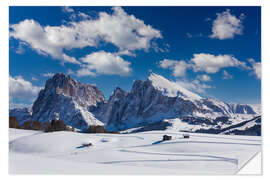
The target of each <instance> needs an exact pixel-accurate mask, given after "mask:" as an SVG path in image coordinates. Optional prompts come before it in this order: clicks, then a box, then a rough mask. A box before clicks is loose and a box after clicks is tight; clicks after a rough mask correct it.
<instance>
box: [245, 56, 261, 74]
mask: <svg viewBox="0 0 270 180" xmlns="http://www.w3.org/2000/svg"><path fill="white" fill-rule="evenodd" d="M248 61H249V62H250V63H251V65H252V70H253V72H252V74H255V75H256V77H257V78H258V79H261V77H262V67H261V62H255V60H254V59H249V60H248Z"/></svg>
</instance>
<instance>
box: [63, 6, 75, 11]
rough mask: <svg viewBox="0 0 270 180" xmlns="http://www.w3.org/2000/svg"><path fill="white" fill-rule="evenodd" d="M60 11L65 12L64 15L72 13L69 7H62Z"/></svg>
mask: <svg viewBox="0 0 270 180" xmlns="http://www.w3.org/2000/svg"><path fill="white" fill-rule="evenodd" d="M62 11H63V12H65V13H73V12H74V10H73V9H72V8H71V7H69V6H64V7H63V8H62Z"/></svg>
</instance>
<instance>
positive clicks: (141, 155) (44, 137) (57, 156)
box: [9, 129, 261, 175]
mask: <svg viewBox="0 0 270 180" xmlns="http://www.w3.org/2000/svg"><path fill="white" fill-rule="evenodd" d="M164 134H168V135H171V136H172V140H171V141H161V139H162V136H163V135H164ZM9 136H10V141H9V147H10V148H9V149H10V150H9V172H10V173H11V174H29V173H30V174H40V173H42V174H154V175H157V174H167V175H172V174H235V173H237V172H238V170H239V169H240V168H242V166H243V165H244V164H245V163H246V162H247V161H248V160H249V159H250V158H251V157H252V156H253V155H255V154H256V153H257V152H259V151H261V137H258V136H235V135H234V136H228V135H209V134H199V133H196V134H192V133H191V134H190V138H189V139H183V136H182V133H180V132H174V131H168V130H167V131H152V132H143V133H134V134H83V133H76V132H64V131H62V132H53V133H43V132H41V131H29V130H19V129H9ZM88 143H92V146H90V147H85V146H83V144H88Z"/></svg>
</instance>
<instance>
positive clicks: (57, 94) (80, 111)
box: [32, 73, 106, 129]
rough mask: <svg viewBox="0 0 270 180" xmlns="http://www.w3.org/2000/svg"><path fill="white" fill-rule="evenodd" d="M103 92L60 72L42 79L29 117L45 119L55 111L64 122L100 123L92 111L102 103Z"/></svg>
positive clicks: (103, 99)
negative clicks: (45, 79)
mask: <svg viewBox="0 0 270 180" xmlns="http://www.w3.org/2000/svg"><path fill="white" fill-rule="evenodd" d="M105 102H106V101H105V97H104V95H103V93H102V92H101V91H100V90H99V89H98V88H97V87H96V86H95V85H91V84H82V83H80V82H78V81H76V80H74V79H73V78H71V77H70V76H67V75H65V74H64V73H57V74H55V75H54V76H53V77H51V78H50V79H48V80H47V81H46V85H45V88H44V89H43V90H41V91H40V93H39V95H38V98H37V99H36V101H35V102H34V104H33V115H32V117H33V119H34V120H36V121H40V122H46V121H50V120H52V119H54V118H55V117H54V116H55V114H56V113H57V114H58V115H59V118H60V119H61V120H63V121H64V122H65V123H67V124H68V125H72V126H74V127H76V128H80V129H84V128H87V127H88V126H89V125H90V124H99V125H100V124H102V123H101V122H100V121H99V120H97V119H96V118H95V116H94V114H93V112H94V111H96V110H97V109H98V108H99V107H100V106H102V105H103V104H104V103H105Z"/></svg>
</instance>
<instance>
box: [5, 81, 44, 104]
mask: <svg viewBox="0 0 270 180" xmlns="http://www.w3.org/2000/svg"><path fill="white" fill-rule="evenodd" d="M40 90H41V87H38V86H34V85H33V84H32V83H31V82H29V81H26V80H24V79H23V78H22V77H21V76H16V77H12V76H9V97H10V99H11V100H12V99H20V100H28V101H32V100H34V99H35V98H36V96H37V95H38V93H39V91H40Z"/></svg>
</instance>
